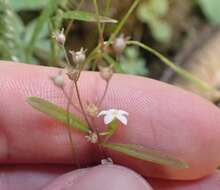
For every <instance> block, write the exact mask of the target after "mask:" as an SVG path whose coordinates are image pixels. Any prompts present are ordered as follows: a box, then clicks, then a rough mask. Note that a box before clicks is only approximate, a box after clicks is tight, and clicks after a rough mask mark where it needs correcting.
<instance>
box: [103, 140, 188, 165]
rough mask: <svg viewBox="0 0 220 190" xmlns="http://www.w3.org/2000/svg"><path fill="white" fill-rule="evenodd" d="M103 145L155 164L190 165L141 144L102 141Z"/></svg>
mask: <svg viewBox="0 0 220 190" xmlns="http://www.w3.org/2000/svg"><path fill="white" fill-rule="evenodd" d="M101 146H102V147H104V148H108V149H111V150H114V151H117V152H120V153H123V154H126V155H128V156H131V157H134V158H138V159H140V160H144V161H149V162H153V163H155V164H160V165H166V166H171V167H175V168H188V165H187V164H186V163H185V162H183V161H180V160H178V159H176V158H173V157H171V156H168V155H165V154H163V153H160V152H158V151H155V150H152V149H149V148H145V147H143V146H141V145H135V144H116V143H102V144H101Z"/></svg>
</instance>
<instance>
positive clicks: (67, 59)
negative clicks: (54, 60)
mask: <svg viewBox="0 0 220 190" xmlns="http://www.w3.org/2000/svg"><path fill="white" fill-rule="evenodd" d="M62 49H63V53H64V57H65V60H66V62H67V64H68V65H71V63H70V60H69V58H68V55H67V52H66V49H65V47H64V46H62Z"/></svg>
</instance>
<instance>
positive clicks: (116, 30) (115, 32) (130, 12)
mask: <svg viewBox="0 0 220 190" xmlns="http://www.w3.org/2000/svg"><path fill="white" fill-rule="evenodd" d="M139 2H140V0H135V1H134V2H133V3H132V5H131V7H130V8H129V10H128V11H127V13H126V14H125V16H124V17H123V18H122V20H121V21H120V22H119V23H118V25H117V27H116V29H115V30H114V32H113V33H112V34H111V36H110V38H109V40H108V42H107V46H108V45H109V44H111V43H112V41H113V40H114V39H115V37H116V36H117V35H118V33H119V32H120V31H121V29H122V27H123V26H124V25H125V23H126V21H127V20H128V18H129V16H130V15H131V14H132V13H133V11H134V10H135V8H136V7H137V5H138V4H139Z"/></svg>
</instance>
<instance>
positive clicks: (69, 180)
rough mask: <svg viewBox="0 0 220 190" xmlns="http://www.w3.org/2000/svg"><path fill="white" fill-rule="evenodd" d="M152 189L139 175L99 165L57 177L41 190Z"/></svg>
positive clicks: (120, 168) (119, 168) (112, 166)
mask: <svg viewBox="0 0 220 190" xmlns="http://www.w3.org/2000/svg"><path fill="white" fill-rule="evenodd" d="M54 189H56V190H62V189H65V190H72V189H74V190H81V189H83V190H103V189H105V190H121V189H126V190H134V189H135V190H152V188H151V187H150V185H149V184H148V183H147V182H146V181H145V179H144V178H142V177H141V176H140V175H138V174H136V173H135V172H133V171H132V170H130V169H127V168H125V167H121V166H116V165H100V166H97V167H93V168H89V169H81V170H76V171H73V172H70V173H68V174H65V175H63V176H61V177H58V178H57V179H55V180H54V182H52V183H51V184H50V185H48V186H47V187H45V188H44V189H43V190H54Z"/></svg>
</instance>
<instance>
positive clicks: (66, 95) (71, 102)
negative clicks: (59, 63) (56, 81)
mask: <svg viewBox="0 0 220 190" xmlns="http://www.w3.org/2000/svg"><path fill="white" fill-rule="evenodd" d="M62 91H63V94H64V96H65V97H66V98H67V99H68V100H69V99H70V98H69V96H68V94H67V92H66V91H65V89H64V88H62ZM69 101H70V104H71V106H73V108H74V109H76V110H77V111H80V108H78V107H77V106H76V105H75V104H74V103H73V101H72V99H70V100H69Z"/></svg>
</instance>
